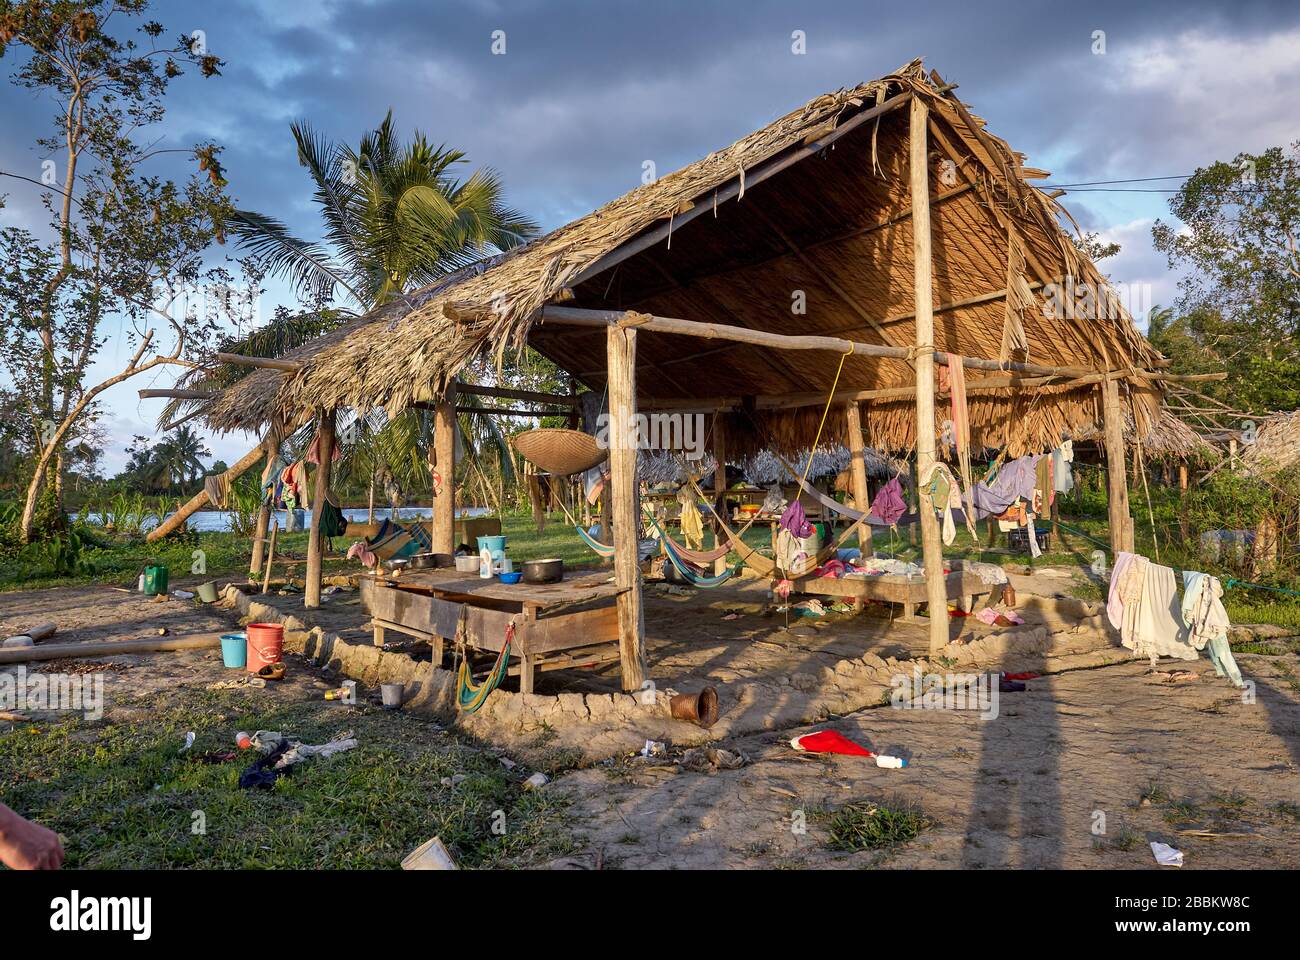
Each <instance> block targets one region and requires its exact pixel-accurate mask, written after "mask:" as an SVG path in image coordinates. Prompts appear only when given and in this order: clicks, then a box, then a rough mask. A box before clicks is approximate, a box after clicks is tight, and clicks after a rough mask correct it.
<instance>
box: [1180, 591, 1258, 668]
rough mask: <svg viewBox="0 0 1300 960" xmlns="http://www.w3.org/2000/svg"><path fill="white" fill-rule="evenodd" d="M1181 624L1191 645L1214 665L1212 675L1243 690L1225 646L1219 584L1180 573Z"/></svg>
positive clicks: (1225, 614) (1225, 613)
mask: <svg viewBox="0 0 1300 960" xmlns="http://www.w3.org/2000/svg"><path fill="white" fill-rule="evenodd" d="M1183 623H1184V624H1185V625H1186V626H1187V630H1188V640H1189V641H1190V642H1191V645H1192V646H1193V647H1195V648H1196V649H1198V650H1205V652H1206V654H1207V655H1208V656H1209V658H1210V662H1211V663H1213V664H1214V672H1215V673H1217V674H1218V675H1219V676H1221V677H1227V678H1228V680H1229V681H1230V682H1231V683H1232V685H1233V686H1235V687H1243V686H1245V681H1243V680H1242V679H1241V670H1240V669H1238V667H1237V661H1236V660H1235V659H1234V658H1233V656H1232V648H1231V647H1230V646H1229V645H1228V628H1229V627H1231V626H1232V623H1231V622H1230V621H1229V620H1228V611H1227V610H1225V609H1224V607H1223V584H1221V583H1220V582H1219V578H1218V577H1212V576H1210V575H1209V574H1206V573H1198V572H1196V571H1195V570H1184V571H1183Z"/></svg>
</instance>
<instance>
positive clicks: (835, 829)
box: [814, 800, 934, 853]
mask: <svg viewBox="0 0 1300 960" xmlns="http://www.w3.org/2000/svg"><path fill="white" fill-rule="evenodd" d="M814 819H818V820H824V821H825V823H826V830H827V834H828V837H827V843H826V845H827V846H828V847H830V849H832V850H842V851H846V852H850V853H852V852H856V851H859V850H881V849H887V848H890V847H895V846H897V845H899V844H901V843H907V842H909V841H911V840H915V839H916V838H917V837H918V836H920V835H921V832H922V831H924V830H927V829H929V828H930V827H932V826H933V825H934V823H933V821H932V820H930V819H929V818H928V817H926V816H925V815H924V814H923V813H921V811H920V810H918V809H917V808H916V807H914V806H912V805H911V804H908V803H905V802H892V803H890V804H885V803H873V802H870V801H866V800H857V801H853V802H851V803H846V804H845V805H844V806H842V807H840V808H838V809H836V810H833V811H830V812H828V813H819V814H816V815H814Z"/></svg>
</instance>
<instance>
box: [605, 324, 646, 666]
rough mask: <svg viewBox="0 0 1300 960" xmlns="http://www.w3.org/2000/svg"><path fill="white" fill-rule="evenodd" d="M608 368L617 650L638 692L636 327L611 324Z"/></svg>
mask: <svg viewBox="0 0 1300 960" xmlns="http://www.w3.org/2000/svg"><path fill="white" fill-rule="evenodd" d="M606 355H607V362H608V364H609V378H608V381H607V382H608V384H609V426H610V429H609V467H610V477H609V486H608V488H607V490H606V493H607V496H606V500H607V501H608V502H609V504H610V507H609V512H610V513H611V514H612V520H613V526H614V580H615V583H617V584H618V586H619V588H620V589H621V590H622V591H623V592H622V593H620V594H619V595H618V634H619V641H618V649H619V662H620V663H621V665H622V669H623V689H624V690H639V689H641V684H642V683H643V682H644V681H645V677H646V657H645V613H644V611H643V609H642V606H641V568H640V565H639V564H638V563H637V489H636V445H635V440H636V438H635V436H633V435H631V427H632V424H633V417H634V416H635V414H636V329H635V328H632V327H618V326H611V327H610V328H609V329H608V331H607V333H606Z"/></svg>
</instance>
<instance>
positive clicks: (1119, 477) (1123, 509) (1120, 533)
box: [1101, 379, 1133, 553]
mask: <svg viewBox="0 0 1300 960" xmlns="http://www.w3.org/2000/svg"><path fill="white" fill-rule="evenodd" d="M1101 409H1102V418H1103V420H1104V422H1105V426H1106V432H1105V443H1106V482H1107V497H1106V505H1107V516H1108V521H1109V525H1110V546H1111V549H1112V550H1113V551H1114V552H1115V553H1119V552H1120V551H1121V550H1127V551H1130V552H1131V551H1132V550H1133V534H1132V531H1133V525H1132V521H1131V520H1130V517H1129V506H1128V472H1127V470H1125V468H1124V413H1123V410H1122V409H1121V408H1120V403H1119V381H1118V380H1110V379H1107V380H1106V381H1105V382H1104V383H1102V389H1101Z"/></svg>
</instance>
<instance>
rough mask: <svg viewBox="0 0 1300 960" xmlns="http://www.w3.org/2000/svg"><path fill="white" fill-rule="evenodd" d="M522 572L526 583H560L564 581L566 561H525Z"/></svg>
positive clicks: (550, 559) (553, 559)
mask: <svg viewBox="0 0 1300 960" xmlns="http://www.w3.org/2000/svg"><path fill="white" fill-rule="evenodd" d="M521 570H522V571H523V574H524V583H559V582H560V581H561V580H563V579H564V561H563V560H561V559H560V558H559V557H550V558H548V559H546V560H525V561H524V562H523V565H522V567H521Z"/></svg>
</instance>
